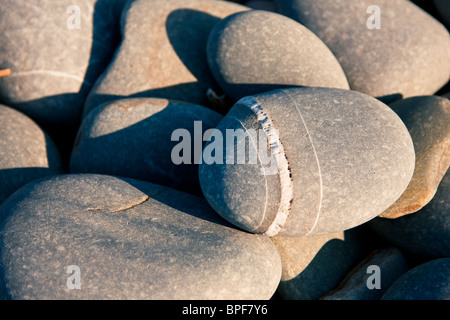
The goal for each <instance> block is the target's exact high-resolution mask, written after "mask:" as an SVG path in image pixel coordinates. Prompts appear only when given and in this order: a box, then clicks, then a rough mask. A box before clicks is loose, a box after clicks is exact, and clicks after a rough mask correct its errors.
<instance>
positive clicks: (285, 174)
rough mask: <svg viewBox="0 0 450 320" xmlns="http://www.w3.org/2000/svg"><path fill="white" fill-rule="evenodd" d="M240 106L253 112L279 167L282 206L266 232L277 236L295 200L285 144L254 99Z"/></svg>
mask: <svg viewBox="0 0 450 320" xmlns="http://www.w3.org/2000/svg"><path fill="white" fill-rule="evenodd" d="M238 103H239V104H243V105H246V106H247V107H249V108H250V110H252V111H253V112H254V113H255V115H256V117H257V120H258V122H259V123H260V124H261V127H262V129H263V131H264V133H265V134H266V136H267V138H268V139H269V141H268V142H269V145H270V149H271V155H273V156H274V157H275V160H276V161H277V166H278V175H279V177H280V188H281V196H280V205H279V207H278V211H277V213H276V215H275V219H274V220H273V222H272V224H271V225H270V226H269V227H268V228H267V230H266V231H265V232H264V234H265V235H267V236H269V237H274V236H276V235H277V234H278V233H279V232H280V230H281V228H283V226H284V224H285V223H286V220H287V218H288V217H289V212H290V210H291V204H292V200H293V198H294V188H293V183H292V177H291V172H290V168H289V162H288V159H287V157H286V154H285V152H284V147H283V144H282V143H281V141H280V137H279V136H278V131H277V130H276V129H275V127H274V125H273V123H272V119H271V118H270V116H269V115H268V114H267V112H266V111H265V110H264V108H263V107H262V106H261V105H260V104H259V103H258V102H257V101H256V100H255V99H254V98H252V97H245V98H242V99H241V100H239V102H238Z"/></svg>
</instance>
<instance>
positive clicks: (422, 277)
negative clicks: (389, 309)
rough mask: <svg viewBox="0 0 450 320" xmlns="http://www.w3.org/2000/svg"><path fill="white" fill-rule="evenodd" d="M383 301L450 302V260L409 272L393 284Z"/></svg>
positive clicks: (429, 264) (422, 266) (434, 262)
mask: <svg viewBox="0 0 450 320" xmlns="http://www.w3.org/2000/svg"><path fill="white" fill-rule="evenodd" d="M383 300H450V258H443V259H436V260H433V261H429V262H426V263H424V264H421V265H419V266H417V267H415V268H414V269H412V270H410V271H408V272H407V273H405V274H404V275H402V276H401V277H400V278H399V279H398V280H397V281H395V282H394V283H393V284H392V286H391V287H390V288H389V289H388V290H387V292H386V293H385V294H384V295H383Z"/></svg>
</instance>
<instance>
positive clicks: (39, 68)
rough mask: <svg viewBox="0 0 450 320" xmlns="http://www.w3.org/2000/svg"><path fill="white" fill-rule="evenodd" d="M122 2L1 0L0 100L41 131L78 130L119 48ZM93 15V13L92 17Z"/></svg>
mask: <svg viewBox="0 0 450 320" xmlns="http://www.w3.org/2000/svg"><path fill="white" fill-rule="evenodd" d="M125 2H126V0H58V1H54V0H1V1H0V21H1V22H2V23H1V30H2V33H1V35H0V41H1V45H0V57H1V58H0V65H1V67H2V68H3V67H5V68H6V67H7V68H10V69H11V75H9V76H7V77H2V78H0V100H1V101H2V102H3V103H4V104H6V105H9V106H11V107H13V108H16V109H18V110H20V111H22V112H23V113H25V114H26V115H28V116H29V117H31V118H32V119H33V120H35V121H36V122H37V123H38V124H39V125H41V126H57V127H67V126H74V125H78V122H79V120H80V117H81V112H82V108H83V105H84V101H85V99H86V97H87V95H88V93H89V90H90V89H91V88H92V86H93V84H94V82H95V80H96V79H97V77H98V76H99V75H100V74H101V72H103V71H104V69H105V68H106V66H107V65H108V63H109V60H110V59H111V57H112V54H113V53H114V49H115V47H116V45H117V44H118V42H119V39H118V37H119V32H118V31H119V30H118V28H116V27H115V23H116V21H117V20H118V18H119V15H120V12H121V9H122V7H123V5H124V4H125ZM94 11H95V13H94Z"/></svg>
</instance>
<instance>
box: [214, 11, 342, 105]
mask: <svg viewBox="0 0 450 320" xmlns="http://www.w3.org/2000/svg"><path fill="white" fill-rule="evenodd" d="M261 26H264V27H261ZM207 57H208V64H209V67H210V69H211V72H212V74H213V75H214V78H215V79H216V80H217V82H218V83H219V85H220V86H221V87H222V89H223V90H224V91H225V93H227V94H228V95H229V96H230V97H231V98H232V99H233V100H234V101H236V100H238V99H240V98H242V97H245V96H249V95H253V94H257V93H262V92H265V91H269V90H273V89H278V88H283V87H294V86H310V87H333V88H340V89H349V85H348V82H347V79H346V77H345V74H344V71H343V70H342V68H341V66H340V65H339V62H338V61H337V59H336V57H335V56H334V55H333V54H332V53H331V51H330V50H329V49H328V47H327V46H326V45H325V44H324V43H323V42H322V41H321V40H320V39H319V38H318V37H317V36H316V35H315V34H313V33H312V32H311V31H309V30H308V29H306V28H305V27H304V26H302V25H301V24H299V23H298V22H296V21H294V20H292V19H289V18H287V17H285V16H282V15H279V14H277V13H273V12H267V11H260V10H251V11H246V12H239V13H236V14H233V15H231V16H229V17H227V18H225V19H223V20H222V21H220V22H219V23H217V24H216V26H215V27H214V28H213V30H212V31H211V34H210V36H209V38H208V45H207Z"/></svg>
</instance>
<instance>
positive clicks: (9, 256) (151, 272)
mask: <svg viewBox="0 0 450 320" xmlns="http://www.w3.org/2000/svg"><path fill="white" fill-rule="evenodd" d="M0 217H1V218H2V222H1V228H0V230H1V231H0V236H1V241H0V243H1V251H2V256H1V263H0V266H1V267H0V271H1V273H2V274H1V276H2V277H1V279H2V281H4V286H3V287H2V289H3V291H6V293H7V296H8V298H11V299H19V300H24V299H26V300H28V299H39V300H44V299H51V300H60V299H77V300H80V299H86V300H102V299H113V300H118V299H126V300H135V299H161V300H172V299H183V300H184V299H189V300H190V299H193V300H202V299H220V300H222V299H225V300H228V299H230V300H234V299H246V300H247V299H248V300H250V299H256V300H259V299H269V298H271V296H272V294H273V293H274V292H275V290H276V288H277V285H278V283H279V280H280V276H281V262H280V257H279V254H278V252H277V249H276V248H275V246H274V245H273V243H272V242H271V241H270V239H268V238H267V237H264V236H258V235H252V234H249V233H245V232H242V231H239V230H237V229H235V228H233V227H231V226H229V225H228V224H227V223H226V222H225V221H223V220H222V219H221V218H220V217H218V216H217V215H216V214H215V213H214V212H213V210H211V208H210V207H209V206H208V205H207V203H206V202H205V201H204V200H203V199H202V198H199V197H196V196H193V195H189V194H187V193H183V192H179V191H175V190H173V189H169V188H166V187H162V186H158V185H154V184H150V183H146V182H142V181H138V180H132V179H125V178H115V177H111V176H104V175H90V174H87V175H83V174H79V175H64V176H57V177H53V178H51V179H43V180H40V181H37V182H35V183H31V184H28V185H27V186H25V187H24V188H22V189H21V191H19V192H17V193H16V194H14V195H13V196H12V197H11V198H9V199H8V200H7V201H6V202H5V203H4V204H3V205H2V206H1V209H0ZM69 266H78V267H79V273H78V275H79V280H80V282H78V283H79V284H80V289H70V283H69V286H68V279H69V278H70V279H69V280H70V281H74V280H73V278H72V275H71V274H70V273H69V274H68V273H67V269H68V267H69ZM72 272H73V271H71V273H72ZM75 284H77V282H76V281H74V282H72V285H75ZM5 289H6V290H5ZM0 291H1V290H0Z"/></svg>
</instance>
